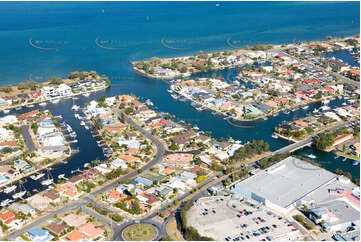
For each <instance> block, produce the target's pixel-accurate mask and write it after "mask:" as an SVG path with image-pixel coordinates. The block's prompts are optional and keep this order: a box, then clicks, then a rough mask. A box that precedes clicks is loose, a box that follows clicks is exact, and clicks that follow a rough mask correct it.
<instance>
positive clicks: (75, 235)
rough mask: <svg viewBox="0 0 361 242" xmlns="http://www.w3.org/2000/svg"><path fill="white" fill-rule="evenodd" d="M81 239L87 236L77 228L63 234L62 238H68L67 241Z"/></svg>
mask: <svg viewBox="0 0 361 242" xmlns="http://www.w3.org/2000/svg"><path fill="white" fill-rule="evenodd" d="M83 239H87V236H85V235H84V234H83V233H81V232H80V231H79V230H74V231H73V232H71V233H69V234H67V235H65V236H64V240H69V241H79V240H83Z"/></svg>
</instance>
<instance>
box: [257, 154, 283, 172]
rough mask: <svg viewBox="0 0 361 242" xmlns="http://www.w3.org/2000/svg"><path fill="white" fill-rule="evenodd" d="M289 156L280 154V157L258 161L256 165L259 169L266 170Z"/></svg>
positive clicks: (275, 156)
mask: <svg viewBox="0 0 361 242" xmlns="http://www.w3.org/2000/svg"><path fill="white" fill-rule="evenodd" d="M289 156H290V153H284V154H280V155H274V156H271V157H268V158H263V159H261V160H259V161H258V165H259V167H260V168H261V169H266V168H268V167H270V166H272V165H274V164H276V163H277V162H279V161H281V160H283V159H286V158H287V157H289Z"/></svg>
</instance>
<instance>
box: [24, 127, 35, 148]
mask: <svg viewBox="0 0 361 242" xmlns="http://www.w3.org/2000/svg"><path fill="white" fill-rule="evenodd" d="M21 134H22V135H23V138H24V141H25V144H26V147H28V151H29V152H33V151H34V150H35V144H34V142H33V139H32V138H31V136H30V133H29V125H22V126H21Z"/></svg>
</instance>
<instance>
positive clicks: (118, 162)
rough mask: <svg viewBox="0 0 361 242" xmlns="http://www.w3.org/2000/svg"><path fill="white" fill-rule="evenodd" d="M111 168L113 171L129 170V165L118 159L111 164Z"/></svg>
mask: <svg viewBox="0 0 361 242" xmlns="http://www.w3.org/2000/svg"><path fill="white" fill-rule="evenodd" d="M110 165H111V167H112V168H113V169H117V168H119V167H120V168H122V169H127V168H128V165H127V164H126V163H125V162H124V160H122V159H119V158H116V159H115V160H114V161H112V162H111V163H110Z"/></svg>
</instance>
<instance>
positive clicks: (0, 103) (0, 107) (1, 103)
mask: <svg viewBox="0 0 361 242" xmlns="http://www.w3.org/2000/svg"><path fill="white" fill-rule="evenodd" d="M8 105H9V103H8V102H7V101H6V100H5V99H4V98H0V111H1V110H4V109H6V107H7V106H8Z"/></svg>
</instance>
